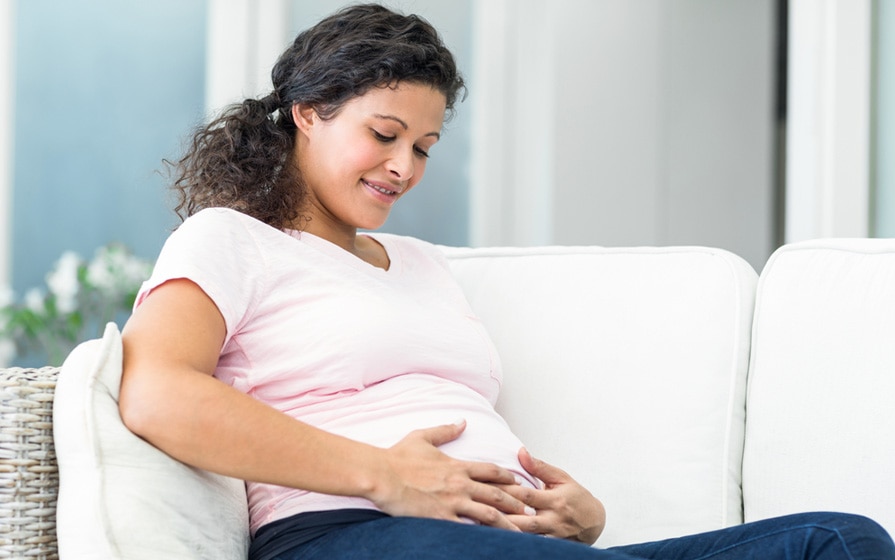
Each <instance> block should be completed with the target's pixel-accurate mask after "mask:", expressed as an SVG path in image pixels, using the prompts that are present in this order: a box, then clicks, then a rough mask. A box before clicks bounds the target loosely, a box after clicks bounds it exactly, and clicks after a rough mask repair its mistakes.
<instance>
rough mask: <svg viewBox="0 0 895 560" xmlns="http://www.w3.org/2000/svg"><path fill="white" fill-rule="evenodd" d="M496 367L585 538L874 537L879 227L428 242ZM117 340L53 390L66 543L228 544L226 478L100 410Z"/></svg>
mask: <svg viewBox="0 0 895 560" xmlns="http://www.w3.org/2000/svg"><path fill="white" fill-rule="evenodd" d="M444 250H445V252H446V254H447V255H448V257H449V258H450V261H451V265H452V267H453V269H454V271H455V272H456V275H457V278H458V280H459V282H460V283H461V285H462V286H463V288H464V290H465V292H466V294H467V296H468V298H469V300H470V302H471V304H472V306H473V308H474V309H475V310H476V312H477V313H478V314H479V316H480V317H481V318H482V320H483V321H484V323H485V325H486V326H487V327H488V329H489V331H490V332H491V335H492V336H493V338H494V340H495V342H496V344H497V346H498V349H499V350H500V353H501V355H502V357H503V362H504V376H505V379H504V388H503V392H502V396H501V399H500V402H499V405H498V406H499V409H500V410H501V412H502V413H503V414H504V415H505V416H506V418H507V419H508V421H509V423H510V425H511V426H512V427H513V428H514V429H515V431H516V432H517V433H518V434H519V435H520V436H521V438H522V439H523V441H525V442H526V444H527V446H528V447H529V449H530V450H531V451H532V452H533V453H534V454H535V455H537V456H540V457H541V458H543V459H546V460H547V461H549V462H552V463H554V464H556V465H558V466H561V467H562V468H564V469H566V470H567V471H569V472H570V473H571V474H572V475H573V476H575V477H576V478H577V479H578V480H579V481H581V482H582V483H583V484H584V485H585V486H587V487H588V488H589V489H590V490H591V491H592V492H593V493H594V494H595V495H597V496H599V497H600V498H601V499H602V500H603V502H604V504H605V506H606V509H607V512H608V523H607V526H606V530H605V532H604V534H603V536H602V537H601V539H600V540H599V541H598V543H597V546H611V545H616V544H622V543H629V542H636V541H643V540H652V539H659V538H664V537H671V536H675V535H681V534H685V533H692V532H696V531H703V530H710V529H715V528H720V527H724V526H728V525H733V524H737V523H741V522H743V521H744V520H745V521H749V520H755V519H760V518H764V517H769V516H773V515H779V514H785V513H789V512H797V511H806V510H838V511H848V512H854V513H861V514H865V515H868V516H870V517H872V518H874V519H876V520H877V521H879V522H880V523H881V524H882V525H883V526H884V527H886V528H887V529H888V530H889V531H890V533H895V482H893V476H895V406H893V404H895V240H828V241H815V242H808V243H800V244H794V245H788V246H785V247H783V248H781V249H780V250H778V251H777V252H776V253H775V254H774V255H773V256H772V257H771V259H770V260H769V262H768V264H767V266H766V267H765V268H764V270H763V271H762V274H761V277H760V278H759V276H758V275H757V274H756V272H755V271H754V270H753V269H752V268H751V267H750V266H749V265H748V264H747V263H746V262H745V261H743V260H742V259H740V258H739V257H737V256H736V255H733V254H731V253H729V252H726V251H723V250H718V249H710V248H699V247H681V248H621V249H620V248H615V249H606V248H597V247H580V248H575V247H552V248H531V249H528V248H526V249H520V248H515V249H512V248H506V249H501V248H491V249H469V248H445V249H444ZM120 360H121V349H120V338H119V336H118V331H117V329H116V328H114V326H110V327H109V328H108V329H107V331H106V335H105V337H104V338H103V339H102V340H96V341H90V342H87V343H84V344H83V345H81V346H80V347H79V348H78V349H76V350H75V352H74V353H72V355H71V356H70V357H69V359H68V360H67V362H66V364H65V365H64V366H63V368H62V373H61V375H60V377H59V380H58V385H57V388H56V393H55V420H54V422H55V444H56V452H57V455H58V461H59V469H60V479H61V485H60V492H59V499H58V513H57V525H58V527H57V530H58V539H59V546H60V552H61V555H62V557H63V558H65V560H78V559H85V558H91V559H93V558H95V559H99V558H102V559H109V558H126V559H127V560H139V559H142V558H146V559H150V558H151V559H153V560H155V559H157V558H215V559H224V558H234V559H235V558H244V554H245V549H246V543H247V540H246V538H247V537H246V532H247V531H246V519H245V513H244V511H245V509H244V508H245V504H244V499H245V498H244V493H243V492H242V483H241V482H240V481H236V480H232V479H226V478H224V477H219V476H216V475H210V474H208V473H204V472H201V471H197V470H195V469H190V468H187V467H184V466H183V465H180V464H179V463H177V462H176V461H174V460H172V459H170V458H169V457H167V456H165V455H164V454H162V453H160V452H158V451H157V450H155V449H154V448H152V447H151V446H149V445H147V444H145V443H144V442H142V441H141V440H139V439H138V438H135V437H134V436H132V435H131V434H130V433H129V432H127V430H126V429H124V427H123V425H121V423H120V419H119V418H118V416H117V408H116V406H115V398H116V395H117V383H118V379H119V377H118V376H119V375H120Z"/></svg>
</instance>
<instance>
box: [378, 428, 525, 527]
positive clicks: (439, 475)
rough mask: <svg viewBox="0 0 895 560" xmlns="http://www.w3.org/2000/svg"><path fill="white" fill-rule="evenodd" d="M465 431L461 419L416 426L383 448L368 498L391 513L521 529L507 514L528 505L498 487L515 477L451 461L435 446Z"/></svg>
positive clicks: (500, 470) (487, 466)
mask: <svg viewBox="0 0 895 560" xmlns="http://www.w3.org/2000/svg"><path fill="white" fill-rule="evenodd" d="M464 429H466V423H465V422H460V423H458V424H446V425H443V426H436V427H434V428H427V429H423V430H416V431H413V432H411V433H410V434H408V435H407V436H406V437H404V439H402V440H401V441H399V442H398V443H397V444H395V445H394V446H392V447H390V448H388V449H385V450H383V451H384V455H385V465H386V466H387V472H388V474H387V475H385V476H381V477H379V478H378V480H376V481H375V482H374V488H373V490H372V492H371V495H370V497H369V498H370V500H371V501H373V503H375V504H376V505H377V506H378V507H379V508H381V509H382V510H383V511H385V512H386V513H388V514H391V515H395V516H414V517H429V518H436V519H446V520H450V521H468V520H472V521H475V522H478V523H481V524H483V525H490V526H492V527H500V528H503V529H507V530H510V531H519V528H518V527H516V526H515V525H514V524H512V523H511V522H510V521H509V520H508V519H507V517H506V515H505V514H524V513H525V509H526V506H525V504H524V503H522V502H521V501H520V500H518V499H516V498H514V497H513V496H511V495H510V494H508V493H506V492H504V491H503V490H502V489H501V488H500V487H499V485H508V484H509V485H511V484H516V476H515V475H514V474H513V473H512V472H510V471H509V470H507V469H504V468H501V467H498V466H496V465H493V464H490V463H479V462H471V461H460V460H457V459H453V458H451V457H448V456H447V455H445V454H444V453H442V452H441V451H440V450H439V449H438V447H439V446H441V445H444V444H445V443H448V442H450V441H453V440H455V439H457V438H458V437H460V435H461V434H462V433H463V430H464Z"/></svg>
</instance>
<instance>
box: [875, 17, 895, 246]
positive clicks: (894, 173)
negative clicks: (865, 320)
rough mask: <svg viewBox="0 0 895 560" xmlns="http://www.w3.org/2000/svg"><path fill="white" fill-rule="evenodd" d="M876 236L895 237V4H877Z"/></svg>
mask: <svg viewBox="0 0 895 560" xmlns="http://www.w3.org/2000/svg"><path fill="white" fill-rule="evenodd" d="M876 6H877V8H876V16H877V22H876V24H877V28H876V41H877V42H876V62H877V66H876V69H875V71H876V92H875V98H876V115H875V117H876V138H875V139H874V140H875V152H876V157H875V162H874V167H875V169H874V175H875V178H876V181H875V182H876V185H875V200H874V206H873V219H874V232H873V233H874V235H875V236H877V237H895V157H893V154H895V4H893V3H892V2H877V4H876Z"/></svg>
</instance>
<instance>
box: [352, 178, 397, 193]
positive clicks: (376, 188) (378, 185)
mask: <svg viewBox="0 0 895 560" xmlns="http://www.w3.org/2000/svg"><path fill="white" fill-rule="evenodd" d="M361 182H362V183H363V184H364V185H365V186H366V187H367V188H369V189H372V190H374V191H376V192H378V193H381V194H384V195H386V196H397V195H399V194H401V192H400V191H396V190H392V189H390V188H388V187H387V186H385V185H384V184H382V183H371V182H370V181H365V180H363V179H361ZM389 186H391V185H389Z"/></svg>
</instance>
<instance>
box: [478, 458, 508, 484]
mask: <svg viewBox="0 0 895 560" xmlns="http://www.w3.org/2000/svg"><path fill="white" fill-rule="evenodd" d="M466 474H467V475H469V478H471V479H473V480H475V481H478V482H487V483H490V484H507V485H508V484H517V482H516V475H515V474H513V472H512V471H510V470H508V469H504V468H502V467H498V466H497V465H494V464H492V463H477V462H468V463H466Z"/></svg>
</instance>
